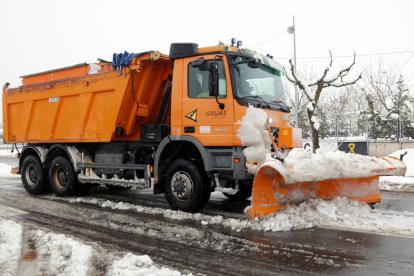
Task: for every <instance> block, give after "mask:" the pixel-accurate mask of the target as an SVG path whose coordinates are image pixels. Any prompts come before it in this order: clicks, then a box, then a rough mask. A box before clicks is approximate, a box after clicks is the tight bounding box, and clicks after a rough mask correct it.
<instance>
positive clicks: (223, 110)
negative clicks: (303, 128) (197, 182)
mask: <svg viewBox="0 0 414 276" xmlns="http://www.w3.org/2000/svg"><path fill="white" fill-rule="evenodd" d="M170 59H171V60H172V61H173V79H172V97H171V135H170V136H169V137H168V140H169V141H175V142H169V144H170V146H171V147H173V148H179V147H181V148H182V150H181V151H182V152H191V153H194V156H190V157H189V156H187V157H185V158H184V159H186V160H191V161H190V162H192V163H193V164H195V167H196V169H197V170H199V171H200V172H202V173H201V178H203V179H204V180H203V181H204V182H207V183H210V184H209V185H210V187H211V190H219V191H222V192H223V193H224V194H225V195H226V196H227V197H229V198H230V199H238V200H244V199H246V198H248V197H249V196H250V195H251V189H252V179H253V176H252V175H249V174H248V173H247V170H246V158H245V156H244V154H243V145H241V143H240V139H239V138H238V135H237V131H238V128H239V126H240V122H241V120H242V118H243V116H244V115H245V114H246V110H247V108H248V106H249V105H252V106H254V107H256V108H260V109H263V110H265V111H266V113H267V114H268V116H269V118H271V119H272V125H271V128H272V130H273V134H274V136H275V137H274V139H275V140H276V141H277V143H278V146H279V147H280V148H293V147H294V146H301V132H300V130H299V129H294V128H291V127H290V126H289V124H288V119H289V112H290V111H289V108H288V107H287V105H286V99H285V92H284V90H283V85H282V80H281V78H282V76H283V74H284V70H283V67H282V66H281V65H280V64H279V63H277V62H276V61H274V60H273V59H271V58H269V57H266V56H263V55H260V54H258V53H255V52H252V51H249V50H242V49H239V48H237V47H233V46H224V45H223V46H214V47H207V48H198V46H197V45H196V44H192V43H188V44H187V43H185V44H172V46H171V50H170ZM161 146H163V145H162V143H161ZM163 151H164V149H163V148H162V147H161V148H159V150H157V152H163ZM167 152H169V150H167ZM165 159H167V158H166V156H160V157H159V158H157V157H156V159H155V160H156V162H155V168H156V170H155V172H156V175H158V178H157V179H156V182H155V183H156V185H155V187H156V189H155V191H162V192H166V196H167V199H168V200H169V202H170V204H171V205H173V206H174V205H175V207H176V208H178V209H186V208H184V207H183V206H184V205H183V203H184V202H185V201H186V200H187V199H188V198H189V195H190V194H191V193H190V192H189V191H187V187H192V186H193V185H194V184H193V183H192V180H191V178H192V177H188V174H189V172H182V173H181V174H178V175H177V176H178V177H180V178H181V179H184V180H183V181H181V180H176V178H174V177H173V176H168V175H169V174H168V173H164V172H165V171H168V170H166V167H168V168H171V164H169V165H168V166H166V167H165V168H164V169H161V170H160V169H159V168H160V167H159V166H157V165H158V164H160V162H161V160H165ZM180 162H181V161H180ZM188 166H189V164H187V165H186V167H188ZM173 169H175V167H173ZM164 175H167V176H166V179H165V178H164V177H163V176H164ZM193 178H194V177H193ZM196 178H198V177H196ZM159 179H161V181H160V183H164V184H162V185H159V186H157V183H158V180H159ZM174 181H175V182H174ZM165 183H166V184H165ZM174 183H176V184H174ZM158 187H160V188H161V187H162V188H163V189H165V188H166V190H163V189H157V188H158ZM174 191H176V192H174ZM201 201H203V199H201Z"/></svg>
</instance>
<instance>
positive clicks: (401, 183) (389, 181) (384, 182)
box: [379, 176, 414, 192]
mask: <svg viewBox="0 0 414 276" xmlns="http://www.w3.org/2000/svg"><path fill="white" fill-rule="evenodd" d="M379 185H380V189H381V190H382V191H391V192H414V177H404V176H381V177H380V181H379Z"/></svg>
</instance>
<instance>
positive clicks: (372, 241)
mask: <svg viewBox="0 0 414 276" xmlns="http://www.w3.org/2000/svg"><path fill="white" fill-rule="evenodd" d="M89 196H90V197H94V198H98V199H109V200H112V201H115V202H121V201H122V202H128V203H131V204H137V205H144V206H148V207H158V208H164V209H168V208H169V206H168V204H167V203H166V201H165V199H164V197H163V196H162V195H161V196H153V195H151V194H150V193H149V192H148V191H139V192H135V191H124V192H113V191H109V190H107V189H106V188H102V187H97V188H95V189H93V190H92V191H91V193H90V194H89ZM247 204H248V202H245V203H236V202H232V201H229V200H227V199H225V198H224V197H220V196H215V197H213V198H212V199H211V201H210V203H209V204H208V205H207V207H206V208H205V210H204V211H203V212H202V213H203V214H208V215H221V216H223V217H225V218H244V215H243V214H242V210H243V209H244V208H245V206H246V205H247ZM413 207H414V194H399V193H385V194H384V195H383V201H382V203H381V204H379V205H378V208H381V209H389V210H396V211H414V208H413ZM0 216H3V217H4V216H6V217H9V218H10V219H12V220H15V221H19V222H20V223H22V224H23V225H28V227H32V228H33V227H40V228H46V229H50V230H51V231H54V232H58V233H63V234H66V235H70V236H74V237H76V238H78V239H80V240H82V241H85V242H90V243H98V244H99V245H100V246H102V247H103V248H106V249H108V250H115V249H116V250H120V251H129V252H132V253H134V254H148V255H149V256H150V257H151V258H152V259H153V260H154V261H156V262H157V263H159V264H161V265H167V266H170V267H172V268H175V269H178V270H180V271H182V272H191V273H193V274H196V273H202V274H208V275H275V274H283V275H286V274H290V275H298V274H301V275H308V274H311V275H313V274H332V273H335V274H339V275H374V274H377V275H413V273H414V252H413V250H412V249H413V248H414V239H412V238H405V237H394V236H385V235H376V234H369V233H357V232H350V231H339V230H332V229H320V228H314V229H305V230H295V231H286V232H263V231H254V230H241V231H240V232H237V231H234V230H231V229H230V228H226V227H223V226H218V225H210V224H209V225H204V226H202V225H201V224H200V222H199V221H194V220H171V219H168V218H165V217H164V216H162V215H161V214H149V213H144V212H135V211H131V210H117V209H115V210H114V209H109V208H103V207H100V206H97V205H93V204H88V203H82V202H68V201H67V200H62V199H59V198H56V197H53V196H46V197H45V196H43V197H33V196H30V195H28V194H27V193H26V192H25V191H24V190H23V188H22V186H21V181H20V179H19V178H0Z"/></svg>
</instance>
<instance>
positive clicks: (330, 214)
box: [71, 198, 414, 237]
mask: <svg viewBox="0 0 414 276" xmlns="http://www.w3.org/2000/svg"><path fill="white" fill-rule="evenodd" d="M71 201H72V202H84V203H89V204H95V205H99V206H101V207H107V208H111V209H121V210H134V211H136V212H139V213H150V214H158V215H162V216H164V217H166V218H169V219H172V220H195V221H199V222H200V225H202V226H206V227H207V225H209V224H215V225H221V226H224V227H229V228H231V229H232V230H236V231H241V230H243V229H253V230H262V231H288V230H292V229H304V228H312V227H328V228H339V229H351V230H354V231H361V232H371V233H378V234H389V235H401V236H410V237H414V213H412V212H396V211H385V210H372V209H371V207H369V205H367V204H365V203H361V202H356V201H351V200H349V199H346V198H335V199H333V200H332V201H325V200H316V199H313V200H308V201H306V202H303V203H301V204H300V205H299V206H289V207H287V208H285V209H284V210H282V211H280V212H277V213H274V214H272V215H270V216H268V217H266V218H263V219H259V218H256V219H254V220H249V219H247V218H246V219H234V218H225V217H223V216H210V215H205V214H200V213H196V214H191V213H185V212H181V211H174V210H165V209H162V208H152V207H146V206H141V205H134V204H130V203H124V202H115V201H110V200H101V199H96V198H76V199H74V200H71Z"/></svg>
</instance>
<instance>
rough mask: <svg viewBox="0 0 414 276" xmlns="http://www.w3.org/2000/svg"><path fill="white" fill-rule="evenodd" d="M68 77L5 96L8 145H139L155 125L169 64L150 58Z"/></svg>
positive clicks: (149, 55) (152, 54) (160, 57)
mask: <svg viewBox="0 0 414 276" xmlns="http://www.w3.org/2000/svg"><path fill="white" fill-rule="evenodd" d="M77 69H79V68H77ZM67 72H69V73H68V74H67V75H66V77H64V76H62V77H61V78H60V79H59V80H53V81H49V82H42V80H39V79H37V81H36V82H40V83H34V84H31V85H23V86H21V87H19V88H14V89H7V90H6V91H5V92H3V129H4V141H5V142H6V143H57V142H59V143H81V142H109V141H111V140H138V139H139V138H140V126H141V125H142V124H147V123H154V122H155V118H156V116H157V114H158V112H159V109H160V106H161V101H162V97H163V93H165V84H166V82H167V80H168V78H169V75H170V74H171V63H170V60H169V59H168V57H167V56H164V55H160V54H159V53H158V52H148V53H145V54H142V55H140V56H138V57H135V58H134V59H133V60H132V62H131V64H130V65H129V67H128V68H123V69H121V70H119V71H109V70H107V72H101V73H97V74H93V75H87V73H86V74H85V73H81V72H73V71H72V72H71V70H68V71H67ZM49 73H50V72H46V73H42V74H38V75H37V76H42V77H45V76H47V75H48V74H49ZM72 73H76V74H75V75H76V76H75V77H73V75H71V74H72ZM33 76H35V75H33ZM68 76H70V77H68ZM32 81H33V79H32Z"/></svg>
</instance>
